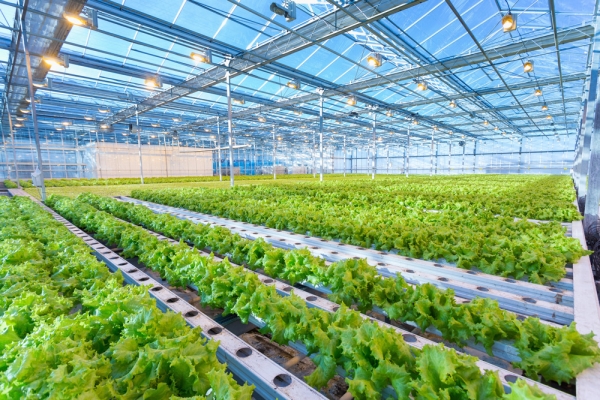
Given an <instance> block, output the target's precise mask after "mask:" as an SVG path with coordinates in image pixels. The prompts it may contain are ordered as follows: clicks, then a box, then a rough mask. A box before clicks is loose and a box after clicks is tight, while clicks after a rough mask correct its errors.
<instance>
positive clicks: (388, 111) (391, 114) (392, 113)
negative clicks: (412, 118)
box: [385, 109, 394, 118]
mask: <svg viewBox="0 0 600 400" xmlns="http://www.w3.org/2000/svg"><path fill="white" fill-rule="evenodd" d="M385 115H386V116H388V117H390V118H391V117H393V116H394V111H393V110H389V109H388V110H387V111H386V112H385Z"/></svg>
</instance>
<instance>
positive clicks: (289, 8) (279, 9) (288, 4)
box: [269, 0, 296, 22]
mask: <svg viewBox="0 0 600 400" xmlns="http://www.w3.org/2000/svg"><path fill="white" fill-rule="evenodd" d="M269 9H270V10H271V11H272V12H274V13H275V14H277V15H281V16H282V17H284V18H285V20H286V21H287V22H292V21H294V20H295V19H296V3H295V2H293V1H289V0H283V1H282V2H281V4H277V3H271V6H270V7H269Z"/></svg>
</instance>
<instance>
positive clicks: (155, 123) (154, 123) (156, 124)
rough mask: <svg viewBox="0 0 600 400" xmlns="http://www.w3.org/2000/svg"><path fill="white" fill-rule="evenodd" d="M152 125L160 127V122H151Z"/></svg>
mask: <svg viewBox="0 0 600 400" xmlns="http://www.w3.org/2000/svg"><path fill="white" fill-rule="evenodd" d="M150 126H151V127H153V128H160V124H159V123H158V122H153V123H151V124H150Z"/></svg>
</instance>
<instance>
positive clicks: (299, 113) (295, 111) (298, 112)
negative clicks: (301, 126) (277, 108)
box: [294, 110, 302, 115]
mask: <svg viewBox="0 0 600 400" xmlns="http://www.w3.org/2000/svg"><path fill="white" fill-rule="evenodd" d="M294 114H296V115H302V111H301V110H294Z"/></svg>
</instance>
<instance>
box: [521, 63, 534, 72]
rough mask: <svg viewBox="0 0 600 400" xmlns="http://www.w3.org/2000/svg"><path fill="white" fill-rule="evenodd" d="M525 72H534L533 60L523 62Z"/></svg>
mask: <svg viewBox="0 0 600 400" xmlns="http://www.w3.org/2000/svg"><path fill="white" fill-rule="evenodd" d="M523 72H533V61H525V63H524V64H523Z"/></svg>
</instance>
